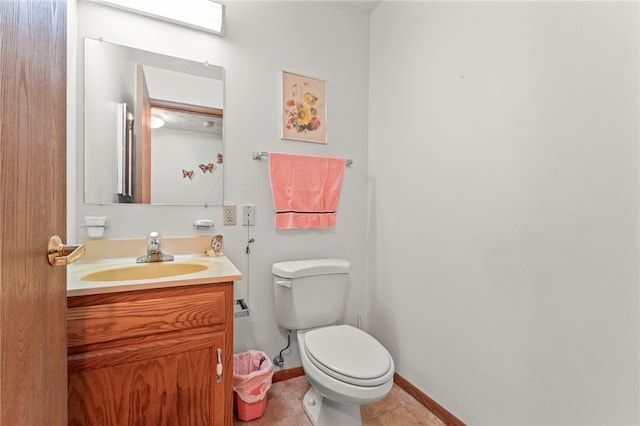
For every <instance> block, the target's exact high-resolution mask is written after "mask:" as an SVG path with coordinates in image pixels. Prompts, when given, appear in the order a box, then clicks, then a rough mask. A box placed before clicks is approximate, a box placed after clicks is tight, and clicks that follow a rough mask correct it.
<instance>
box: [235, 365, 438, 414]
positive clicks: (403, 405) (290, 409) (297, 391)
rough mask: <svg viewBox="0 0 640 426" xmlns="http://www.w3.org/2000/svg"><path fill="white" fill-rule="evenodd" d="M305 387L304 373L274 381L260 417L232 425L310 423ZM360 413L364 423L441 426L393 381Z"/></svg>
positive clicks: (306, 384)
mask: <svg viewBox="0 0 640 426" xmlns="http://www.w3.org/2000/svg"><path fill="white" fill-rule="evenodd" d="M307 389H309V382H307V379H306V378H305V377H304V376H300V377H295V378H293V379H289V380H285V381H283V382H278V383H274V384H273V385H272V386H271V389H269V392H268V393H267V409H266V411H265V413H264V414H263V415H262V417H260V418H258V419H255V420H252V421H250V422H243V421H240V420H238V418H237V417H235V419H234V426H240V425H251V426H276V425H277V426H312V424H311V421H309V419H308V418H307V415H306V414H305V413H304V409H303V408H302V397H303V396H304V394H305V392H306V391H307ZM361 412H362V423H363V424H364V426H377V425H380V426H382V425H384V426H396V425H397V426H407V425H411V426H413V425H423V426H444V423H443V422H442V421H441V420H440V419H439V418H437V417H436V416H435V415H434V414H433V413H431V412H430V411H429V410H428V409H426V408H425V407H424V406H423V405H422V404H420V403H418V402H417V401H416V400H415V399H413V398H412V397H411V396H410V395H409V394H408V393H406V392H405V391H403V390H402V389H400V388H399V387H398V386H397V385H395V384H394V385H393V389H392V390H391V392H390V393H389V395H387V397H386V398H385V399H383V400H382V401H379V402H376V403H373V404H369V405H365V406H363V407H362V408H361ZM336 426H337V425H336Z"/></svg>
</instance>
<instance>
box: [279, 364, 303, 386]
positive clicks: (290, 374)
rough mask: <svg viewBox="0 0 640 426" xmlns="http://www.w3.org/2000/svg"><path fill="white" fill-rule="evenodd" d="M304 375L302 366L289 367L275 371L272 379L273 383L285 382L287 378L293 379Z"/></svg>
mask: <svg viewBox="0 0 640 426" xmlns="http://www.w3.org/2000/svg"><path fill="white" fill-rule="evenodd" d="M299 376H304V370H303V369H302V367H296V368H288V369H286V370H280V371H276V372H274V373H273V378H272V379H271V381H272V382H273V383H278V382H283V381H285V380H289V379H293V378H294V377H299Z"/></svg>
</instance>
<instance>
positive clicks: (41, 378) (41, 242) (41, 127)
mask: <svg viewBox="0 0 640 426" xmlns="http://www.w3.org/2000/svg"><path fill="white" fill-rule="evenodd" d="M66 61H67V59H66V3H65V1H63V0H49V1H46V0H2V1H0V97H1V98H2V99H1V100H2V102H1V103H0V360H1V362H0V425H3V426H13V425H65V424H66V423H67V404H66V396H67V392H66V386H67V385H66V383H67V380H66V374H67V369H66V336H65V332H66V327H65V315H66V270H65V268H64V267H61V268H54V267H52V266H50V265H49V263H48V261H47V255H46V254H47V243H48V241H49V238H50V237H51V236H52V235H60V236H61V237H62V238H63V240H64V239H66V200H65V198H66V183H65V179H66V161H65V159H66V140H65V138H66Z"/></svg>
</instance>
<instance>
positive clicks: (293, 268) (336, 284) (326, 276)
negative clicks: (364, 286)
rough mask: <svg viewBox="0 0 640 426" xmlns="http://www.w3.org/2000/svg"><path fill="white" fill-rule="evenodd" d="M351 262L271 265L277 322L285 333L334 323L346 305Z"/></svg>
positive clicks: (295, 262)
mask: <svg viewBox="0 0 640 426" xmlns="http://www.w3.org/2000/svg"><path fill="white" fill-rule="evenodd" d="M350 270H351V263H349V261H347V260H343V259H309V260H293V261H288V262H279V263H274V264H273V268H272V272H273V289H274V298H275V309H276V321H277V323H278V325H279V326H280V327H282V328H284V329H285V330H304V329H307V328H315V327H321V326H324V325H330V324H335V323H337V322H338V321H340V319H342V317H343V315H344V311H345V306H346V299H347V286H348V282H349V271H350Z"/></svg>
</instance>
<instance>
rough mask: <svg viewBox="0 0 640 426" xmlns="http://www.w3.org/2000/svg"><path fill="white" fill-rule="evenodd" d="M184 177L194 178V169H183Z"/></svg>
mask: <svg viewBox="0 0 640 426" xmlns="http://www.w3.org/2000/svg"><path fill="white" fill-rule="evenodd" d="M182 178H183V179H184V178H189V179H193V170H186V169H182Z"/></svg>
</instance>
